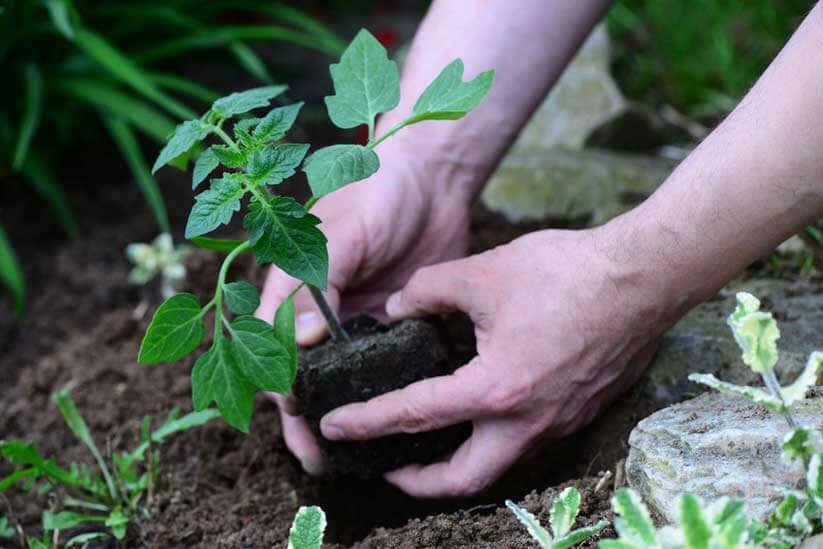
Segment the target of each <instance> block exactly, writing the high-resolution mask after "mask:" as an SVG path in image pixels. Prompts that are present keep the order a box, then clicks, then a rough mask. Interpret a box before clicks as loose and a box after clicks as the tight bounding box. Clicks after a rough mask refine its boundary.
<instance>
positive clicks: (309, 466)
mask: <svg viewBox="0 0 823 549" xmlns="http://www.w3.org/2000/svg"><path fill="white" fill-rule="evenodd" d="M300 466H301V467H302V468H303V470H304V471H305V472H306V473H308V474H310V475H311V476H313V477H319V476H320V475H322V474H323V463H322V462H317V461H314V460H312V459H301V460H300Z"/></svg>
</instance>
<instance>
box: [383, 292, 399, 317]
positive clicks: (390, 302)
mask: <svg viewBox="0 0 823 549" xmlns="http://www.w3.org/2000/svg"><path fill="white" fill-rule="evenodd" d="M399 305H400V292H395V293H393V294H392V295H390V296H389V299H387V300H386V314H388V315H389V316H394V313H395V311H396V310H397V307H398V306H399Z"/></svg>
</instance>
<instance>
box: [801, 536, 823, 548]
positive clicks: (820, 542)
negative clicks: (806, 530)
mask: <svg viewBox="0 0 823 549" xmlns="http://www.w3.org/2000/svg"><path fill="white" fill-rule="evenodd" d="M800 549H823V534H818V535H816V536H812V537H810V538H809V539H807V540H806V541H804V542H803V543H801V544H800Z"/></svg>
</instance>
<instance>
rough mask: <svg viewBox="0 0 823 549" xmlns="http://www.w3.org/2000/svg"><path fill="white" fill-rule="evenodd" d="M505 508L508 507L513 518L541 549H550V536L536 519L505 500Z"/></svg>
mask: <svg viewBox="0 0 823 549" xmlns="http://www.w3.org/2000/svg"><path fill="white" fill-rule="evenodd" d="M506 507H508V508H509V509H510V510H511V512H512V513H514V516H515V517H517V520H519V521H520V523H521V524H522V525H523V526H525V527H526V530H527V531H528V532H529V535H530V536H531V537H532V538H533V539H534V541H536V542H537V543H538V544H539V545H540V547H541V548H542V549H552V543H553V541H554V540H552V536H551V534H549V532H548V531H547V530H546V529H545V528H543V527H542V526H541V525H540V522H539V521H538V520H537V517H535V516H534V515H532V514H531V513H529V512H528V511H526V510H525V509H523V508H522V507H520V506H519V505H517V504H516V503H514V502H513V501H511V500H508V499H507V500H506Z"/></svg>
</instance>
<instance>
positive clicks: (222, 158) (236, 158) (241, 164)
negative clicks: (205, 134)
mask: <svg viewBox="0 0 823 549" xmlns="http://www.w3.org/2000/svg"><path fill="white" fill-rule="evenodd" d="M211 150H212V152H213V153H214V156H216V157H217V160H218V162H220V164H223V165H224V166H226V167H227V168H245V167H246V153H245V152H244V151H242V150H239V149H232V148H231V147H229V146H228V145H212V146H211Z"/></svg>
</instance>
